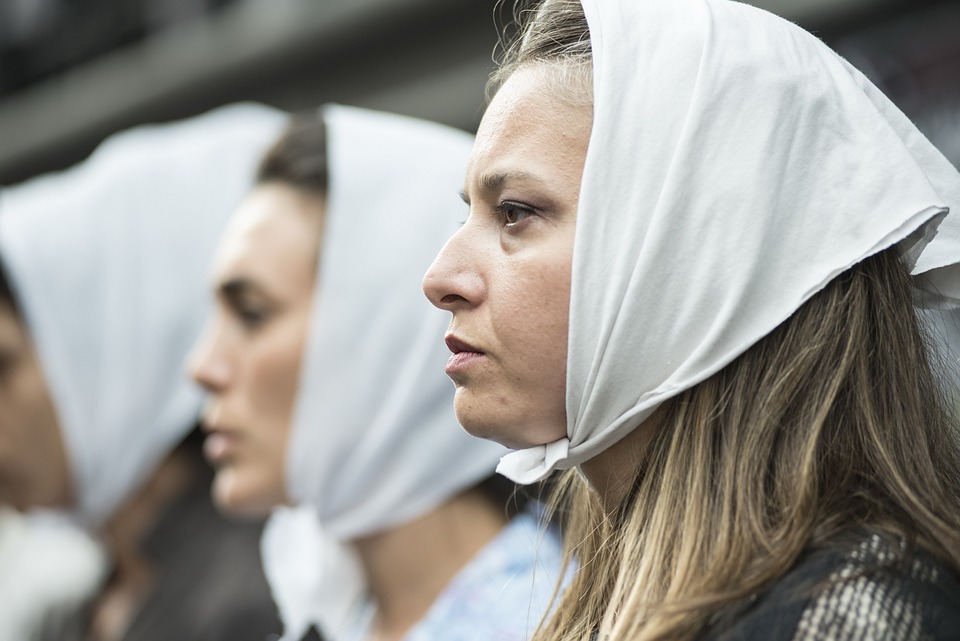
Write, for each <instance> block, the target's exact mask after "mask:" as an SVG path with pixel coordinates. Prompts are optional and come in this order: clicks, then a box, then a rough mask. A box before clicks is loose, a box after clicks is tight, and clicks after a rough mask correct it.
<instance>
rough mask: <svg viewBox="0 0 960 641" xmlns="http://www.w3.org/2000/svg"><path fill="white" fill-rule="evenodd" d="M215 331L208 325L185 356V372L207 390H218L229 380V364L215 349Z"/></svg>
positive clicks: (224, 386)
mask: <svg viewBox="0 0 960 641" xmlns="http://www.w3.org/2000/svg"><path fill="white" fill-rule="evenodd" d="M216 337H217V332H216V330H215V328H213V327H208V328H207V329H206V330H205V331H204V332H203V334H201V335H200V337H199V338H198V339H197V342H196V343H194V345H193V348H192V349H191V350H190V354H189V355H188V356H187V373H188V374H189V375H190V378H192V379H193V380H194V381H196V382H197V383H198V384H199V385H201V386H202V387H203V388H204V389H206V390H207V391H209V392H218V391H221V390H223V389H224V388H226V386H227V385H228V384H229V382H230V366H229V364H228V363H227V361H226V359H225V358H223V357H222V355H221V354H219V352H218V349H217V341H216Z"/></svg>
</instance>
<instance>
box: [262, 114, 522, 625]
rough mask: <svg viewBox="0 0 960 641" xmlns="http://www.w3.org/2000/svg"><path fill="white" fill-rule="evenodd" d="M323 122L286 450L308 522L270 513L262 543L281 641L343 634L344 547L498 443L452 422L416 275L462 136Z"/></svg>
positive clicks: (430, 244)
mask: <svg viewBox="0 0 960 641" xmlns="http://www.w3.org/2000/svg"><path fill="white" fill-rule="evenodd" d="M322 117H323V120H324V122H325V123H326V128H327V159H328V174H329V189H328V195H327V199H326V215H325V223H324V232H323V244H322V250H321V253H320V265H319V268H318V272H317V286H316V292H315V296H314V304H313V320H312V326H311V330H310V337H309V341H308V347H307V350H306V352H305V354H304V362H303V369H302V371H301V377H300V393H299V394H298V398H297V407H296V413H295V418H294V423H293V427H292V432H291V437H290V443H289V446H288V450H287V484H288V490H289V495H290V497H291V499H292V500H293V501H294V502H296V503H300V504H304V505H306V506H309V507H310V508H312V509H313V510H315V513H316V518H317V519H318V521H317V522H316V523H314V522H311V519H310V517H309V516H303V515H300V516H297V515H296V514H295V513H293V514H292V513H291V512H290V511H288V510H284V511H282V512H281V513H279V514H277V515H275V516H274V517H272V518H271V522H270V523H269V525H268V528H267V533H266V535H265V538H264V549H263V554H264V563H265V567H266V573H267V576H268V579H270V581H271V584H272V585H273V586H274V596H275V599H276V600H277V601H278V604H279V606H280V611H281V615H282V617H283V618H284V623H285V628H286V636H285V637H284V638H285V639H287V638H299V636H298V635H300V634H302V632H303V630H302V629H298V628H301V627H304V626H305V625H308V624H309V623H311V622H313V623H318V624H319V625H320V627H321V631H322V632H323V633H324V634H325V635H326V636H327V637H328V638H331V639H336V638H337V634H338V632H340V631H342V625H343V623H344V619H345V617H346V616H347V614H348V612H347V610H348V609H349V606H350V605H351V603H353V601H354V600H353V599H348V598H344V597H345V595H347V594H348V593H350V592H351V590H352V591H353V592H354V594H358V593H359V591H361V590H362V589H363V585H362V579H361V578H360V576H359V571H358V570H357V567H356V563H355V561H354V560H351V558H350V557H351V552H350V549H349V548H348V547H347V546H345V545H343V544H342V543H343V542H345V541H349V540H351V539H354V538H357V537H360V536H364V535H368V534H371V533H374V532H378V531H382V530H384V529H387V528H389V527H392V526H396V525H398V524H402V523H405V522H407V521H410V520H412V519H414V518H417V517H419V516H421V515H423V514H425V513H427V512H429V511H430V510H431V509H433V508H435V507H437V506H438V505H440V504H441V503H442V502H444V501H446V500H448V499H449V498H451V497H453V496H454V495H455V494H457V493H458V492H460V491H461V490H464V489H466V488H468V487H470V486H473V485H475V484H476V483H478V482H479V481H481V480H482V479H484V478H485V477H487V476H489V475H491V474H493V472H494V467H495V466H496V463H497V460H498V459H499V458H500V457H501V456H502V455H503V454H504V452H505V450H504V449H503V448H502V447H500V446H498V445H495V444H493V443H491V442H488V441H483V440H480V439H475V438H472V437H470V436H469V435H467V434H466V433H465V432H463V430H462V429H461V428H460V426H459V425H458V424H457V421H456V418H455V416H454V413H453V394H454V388H453V385H452V384H451V383H450V381H449V379H447V377H446V376H445V375H444V374H443V368H444V363H445V362H446V360H447V358H448V357H449V355H450V354H449V352H448V351H447V350H446V348H445V347H444V344H443V334H444V331H445V329H446V326H447V320H448V319H447V316H446V314H444V313H443V312H442V311H440V310H438V309H435V308H434V307H432V306H431V305H430V304H429V303H427V302H426V300H425V299H424V298H423V295H422V292H421V285H420V283H421V280H422V278H423V274H424V272H425V271H426V270H427V268H428V267H429V266H430V262H431V261H432V260H433V258H434V257H435V256H436V254H437V252H438V251H439V250H440V248H441V247H442V246H443V243H444V242H445V241H446V239H447V238H449V237H450V235H451V234H452V233H453V232H454V231H455V230H456V226H457V223H458V222H460V221H461V220H462V217H463V216H464V206H463V204H462V203H461V202H460V201H459V199H458V197H457V189H458V188H459V187H460V186H461V185H462V183H463V175H464V172H465V169H466V163H467V158H468V156H469V154H470V151H471V148H472V144H473V138H472V137H471V136H469V135H468V134H466V133H463V132H460V131H456V130H453V129H450V128H447V127H444V126H441V125H437V124H434V123H427V122H423V121H419V120H414V119H411V118H407V117H403V116H396V115H391V114H383V113H377V112H372V111H366V110H361V109H355V108H349V107H342V106H336V105H331V106H327V107H325V108H323V110H322ZM458 217H459V218H458ZM281 521H282V522H285V523H287V525H284V524H283V523H281ZM297 540H299V541H303V542H304V543H303V545H305V546H307V545H310V546H312V547H313V548H314V551H312V552H308V553H307V554H308V555H309V558H313V559H314V560H315V561H316V562H317V566H316V569H317V572H316V574H313V575H312V576H311V575H310V573H309V572H306V573H304V571H303V567H302V566H303V560H304V557H303V556H301V555H299V554H291V546H292V545H293V542H295V541H297ZM310 541H313V543H310ZM335 549H339V550H340V553H339V554H337V553H334V552H331V550H335ZM316 550H324V552H323V553H319V552H317V551H316ZM298 557H299V558H298ZM340 564H345V565H346V566H347V567H346V568H342V567H337V566H338V565H340ZM308 570H309V568H308ZM291 582H295V583H296V586H291ZM283 595H292V600H294V601H296V602H291V599H285V598H284V596H283ZM296 595H300V597H299V598H298V597H297V596H296ZM303 595H312V596H310V597H309V598H303ZM305 608H306V609H311V608H312V609H311V611H304V609H305Z"/></svg>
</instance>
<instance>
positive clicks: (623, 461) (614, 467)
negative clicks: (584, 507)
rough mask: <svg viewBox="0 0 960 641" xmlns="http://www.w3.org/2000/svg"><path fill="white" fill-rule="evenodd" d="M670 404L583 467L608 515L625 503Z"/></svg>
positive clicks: (581, 468) (665, 404)
mask: <svg viewBox="0 0 960 641" xmlns="http://www.w3.org/2000/svg"><path fill="white" fill-rule="evenodd" d="M670 404H671V401H667V402H666V403H663V404H662V405H660V407H658V408H657V409H656V410H655V411H654V413H653V414H651V415H650V416H649V417H648V418H647V419H646V420H645V421H643V423H641V424H640V425H638V426H637V427H636V428H635V429H634V430H632V431H631V432H630V433H629V434H627V435H626V436H624V437H623V438H622V439H621V440H619V441H617V442H616V443H614V444H613V445H611V446H610V447H608V448H607V449H605V450H604V451H602V452H600V453H599V454H597V455H596V456H594V457H593V458H592V459H589V460H587V461H584V462H583V463H581V464H580V472H581V473H582V474H583V476H584V477H585V478H586V479H587V481H588V482H589V483H590V486H591V487H592V488H593V489H594V491H596V492H597V494H598V495H599V497H600V502H601V504H602V505H603V509H604V511H605V512H606V513H607V514H610V513H611V512H613V511H614V510H615V509H617V507H618V506H619V505H620V504H621V503H622V502H623V501H624V499H626V497H627V493H628V492H629V491H630V488H631V487H632V486H633V484H634V483H635V482H636V479H637V472H638V470H639V468H640V466H641V465H642V464H643V462H644V461H645V460H646V459H647V455H648V454H649V451H650V443H651V441H653V437H654V435H655V434H656V433H657V430H659V429H660V426H661V425H662V424H663V420H664V417H665V416H666V415H667V413H668V412H669V411H670Z"/></svg>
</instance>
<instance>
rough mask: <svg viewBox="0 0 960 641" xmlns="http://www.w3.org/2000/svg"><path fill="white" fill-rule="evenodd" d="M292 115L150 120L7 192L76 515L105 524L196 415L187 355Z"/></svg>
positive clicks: (0, 243)
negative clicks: (229, 228)
mask: <svg viewBox="0 0 960 641" xmlns="http://www.w3.org/2000/svg"><path fill="white" fill-rule="evenodd" d="M284 122H285V116H284V115H283V114H282V113H281V112H278V111H276V110H274V109H270V108H267V107H262V106H256V105H236V106H231V107H226V108H221V109H218V110H215V111H212V112H210V113H207V114H205V115H202V116H199V117H196V118H192V119H190V120H186V121H183V122H179V123H175V124H168V125H158V126H146V127H139V128H136V129H133V130H130V131H128V132H124V133H121V134H117V135H115V136H112V137H111V138H109V139H108V140H107V141H105V142H104V143H103V144H102V145H100V147H98V148H97V150H96V151H95V152H94V153H93V154H92V155H91V156H90V158H89V159H87V160H86V161H84V162H83V163H81V164H80V165H78V166H77V167H75V168H72V169H70V170H68V171H66V172H63V173H60V174H54V175H50V176H45V177H42V178H38V179H35V180H32V181H30V182H27V183H25V184H23V185H20V186H16V187H12V188H9V189H6V190H5V191H3V192H0V258H2V260H3V261H4V264H5V266H6V267H7V269H8V270H9V275H10V278H11V280H12V282H13V287H14V289H15V290H16V294H17V297H18V302H19V304H20V306H21V308H22V311H23V313H24V316H25V319H26V322H27V325H28V327H29V330H30V333H31V336H32V338H33V341H34V343H35V344H36V347H37V350H38V353H39V356H40V361H41V363H42V366H43V370H44V375H45V377H46V380H47V383H48V385H49V387H50V391H51V395H52V398H53V401H54V404H55V406H56V409H57V414H58V416H59V420H60V426H61V429H62V432H63V436H64V443H65V446H66V449H67V453H68V460H69V462H70V465H71V468H72V478H73V491H74V493H75V499H76V508H77V512H78V514H79V517H80V518H81V520H82V521H83V522H85V523H86V524H87V525H90V526H97V525H99V524H101V523H102V522H103V521H104V519H106V518H108V517H109V516H110V515H111V514H112V512H113V511H114V510H115V509H116V508H117V507H118V505H119V504H120V503H121V502H122V501H123V500H124V499H125V498H126V497H127V496H129V495H130V494H131V493H132V492H133V491H134V490H135V489H136V488H137V487H138V485H139V483H140V482H142V481H143V480H144V479H145V478H146V477H147V476H148V475H149V474H150V472H151V471H152V470H153V469H154V466H155V465H156V464H157V463H158V462H159V461H160V460H161V459H162V458H163V457H164V456H166V455H167V454H168V453H169V452H170V451H171V450H172V448H173V447H174V446H175V445H176V443H177V442H178V441H179V440H180V439H181V438H182V437H183V436H184V435H185V434H186V433H187V432H188V431H189V429H190V428H191V427H192V426H193V424H194V422H195V420H196V418H197V415H198V413H199V409H200V403H201V396H200V392H199V390H198V389H196V388H195V387H194V385H193V384H191V383H190V382H188V381H187V379H186V376H185V374H184V373H183V359H184V357H185V356H186V354H187V351H188V350H189V347H190V345H191V343H192V342H193V340H194V339H195V338H196V335H197V334H198V333H199V331H200V328H201V327H202V324H203V321H204V317H205V315H206V312H207V310H208V299H209V293H208V288H207V282H206V279H205V274H206V272H207V266H208V264H209V261H210V258H211V256H212V255H213V252H214V249H215V246H216V242H217V240H218V238H219V236H220V232H221V230H222V228H223V226H224V223H225V222H226V220H227V218H228V216H229V214H230V213H231V212H232V210H233V208H234V207H235V205H236V204H237V202H238V201H239V199H240V198H241V197H242V196H243V194H244V193H245V192H246V190H247V189H248V188H249V185H250V181H251V180H252V178H253V175H254V171H255V168H256V163H257V161H258V160H259V158H260V156H261V155H262V154H263V152H264V150H265V149H266V147H267V145H268V144H269V143H270V142H271V141H272V140H273V138H275V137H276V135H277V133H278V132H279V131H280V129H281V128H282V126H283V124H284Z"/></svg>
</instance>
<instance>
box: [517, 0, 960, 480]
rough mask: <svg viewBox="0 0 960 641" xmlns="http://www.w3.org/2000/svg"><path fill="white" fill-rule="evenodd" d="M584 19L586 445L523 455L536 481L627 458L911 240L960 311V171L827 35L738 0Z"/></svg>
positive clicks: (579, 254) (930, 291)
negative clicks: (775, 337)
mask: <svg viewBox="0 0 960 641" xmlns="http://www.w3.org/2000/svg"><path fill="white" fill-rule="evenodd" d="M583 7H584V10H585V12H586V16H587V20H588V22H589V25H590V35H591V40H592V46H593V57H594V123H593V130H592V133H591V138H590V145H589V151H588V153H587V159H586V165H585V168H584V175H583V182H582V188H581V194H580V204H579V210H578V219H577V227H576V239H575V245H574V256H573V281H572V285H571V302H570V328H569V351H568V361H567V407H566V409H567V438H565V439H561V440H560V441H557V442H555V443H551V444H549V445H547V446H543V447H536V448H530V449H527V450H521V451H518V452H515V453H511V454H510V455H508V456H507V457H505V458H504V460H503V461H502V463H501V465H500V467H499V469H500V471H502V472H503V473H504V474H506V475H507V476H509V477H510V478H512V479H513V480H515V481H518V482H522V483H529V482H533V481H536V480H538V479H541V478H543V477H544V476H546V475H547V474H548V473H549V472H550V471H551V470H552V469H557V468H560V469H565V468H570V467H573V466H575V465H578V464H580V463H582V462H583V461H585V460H587V459H590V458H591V457H593V456H595V455H596V454H598V453H599V452H601V451H603V450H604V449H606V448H608V447H610V446H611V445H612V444H613V443H615V442H617V441H618V440H619V439H621V438H622V437H623V436H624V435H626V434H627V433H629V432H630V431H631V430H632V429H634V428H635V427H636V426H637V425H638V424H639V423H640V422H641V421H643V420H644V419H645V418H646V417H648V416H649V415H650V414H651V413H652V412H653V411H654V410H655V409H656V408H657V406H659V405H660V404H661V403H662V402H664V401H665V400H667V399H669V398H671V397H672V396H675V395H676V394H678V393H680V392H682V391H683V390H686V389H689V388H690V387H692V386H694V385H696V384H697V383H699V382H701V381H703V380H704V379H706V378H708V377H710V376H711V375H712V374H714V373H716V372H717V371H719V370H720V369H722V368H723V367H724V366H725V365H727V364H728V363H730V362H731V361H732V360H734V359H735V358H736V357H737V356H739V355H740V354H742V353H743V352H744V351H745V350H747V349H748V348H749V347H750V346H751V345H753V344H754V343H756V342H757V341H758V340H759V339H760V338H762V337H763V336H764V335H766V334H767V333H769V332H770V331H771V330H773V329H774V328H775V327H776V326H777V325H779V324H780V323H781V322H783V321H784V320H785V319H787V318H788V317H789V316H790V315H791V314H792V313H793V312H794V311H795V310H796V309H797V308H799V307H800V306H801V305H802V304H803V303H804V302H805V301H807V300H808V299H809V298H810V297H811V296H812V295H813V294H815V293H816V292H818V291H819V290H820V289H822V288H823V287H824V286H825V285H826V284H827V282H829V281H830V280H831V279H832V278H833V277H835V276H836V275H838V274H840V273H841V272H843V271H844V270H846V269H848V268H849V267H851V266H852V265H854V264H855V263H857V262H859V261H860V260H862V259H863V258H866V257H868V256H870V255H872V254H875V253H876V252H878V251H880V250H882V249H885V248H887V247H890V246H892V245H894V244H896V243H901V245H900V246H901V249H902V252H903V256H904V259H905V261H907V263H908V264H909V265H911V267H912V268H913V273H914V274H915V275H917V276H918V286H919V287H922V288H923V289H922V293H923V297H922V298H923V303H924V304H925V305H928V306H933V307H951V306H956V305H957V304H958V299H960V267H958V265H957V263H958V261H960V217H958V216H960V211H958V207H960V176H958V174H957V171H956V169H954V168H953V167H952V166H951V165H950V163H949V162H948V161H947V160H946V159H945V158H944V157H943V156H942V155H941V154H940V153H939V152H938V151H937V150H936V149H935V148H934V147H933V146H932V145H931V144H930V143H929V142H928V141H927V140H926V139H925V138H924V137H923V136H922V135H921V134H920V133H919V132H918V131H917V130H916V129H915V128H914V127H913V125H912V124H911V123H910V122H909V121H908V120H907V118H906V117H905V116H903V114H902V113H901V112H900V111H899V110H898V109H897V108H896V107H894V106H893V105H892V104H891V103H890V101H889V100H887V99H886V98H885V97H884V96H883V95H882V94H881V93H880V91H879V90H877V89H876V88H875V87H874V86H873V85H872V84H870V83H869V81H868V80H867V79H866V78H864V76H863V75H861V74H860V73H859V72H858V71H856V70H855V69H854V68H852V67H851V66H850V65H849V64H847V63H846V62H845V61H844V60H842V59H841V58H840V57H839V56H837V55H836V54H835V53H834V52H833V51H831V50H830V49H829V48H827V47H826V46H825V45H823V44H822V43H821V42H820V41H819V40H817V39H816V38H815V37H813V36H812V35H810V34H808V33H806V32H805V31H803V30H801V29H800V28H798V27H796V26H795V25H793V24H791V23H789V22H786V21H784V20H782V19H780V18H777V17H775V16H773V15H772V14H769V13H767V12H765V11H762V10H759V9H756V8H753V7H750V6H748V5H744V4H739V3H736V2H730V1H728V0H645V1H644V2H636V1H635V0H583ZM951 209H952V210H953V211H954V213H953V214H950V215H946V218H944V215H945V214H946V213H947V212H948V210H951ZM941 221H942V222H941ZM938 224H939V227H938ZM931 238H932V241H931V242H930V243H929V244H927V241H928V240H930V239H931ZM920 275H924V276H925V277H926V278H925V279H924V281H923V282H921V279H920V278H919V276H920Z"/></svg>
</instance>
